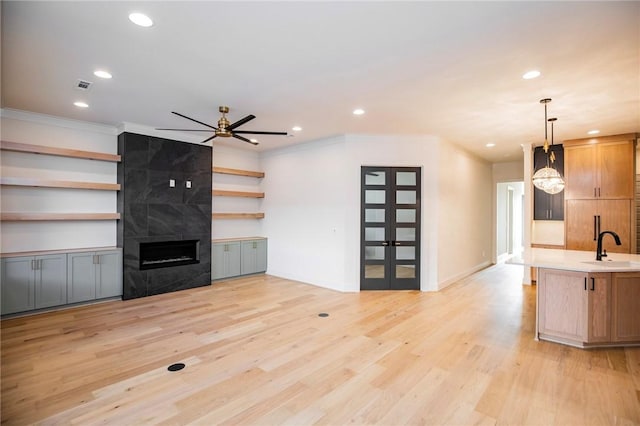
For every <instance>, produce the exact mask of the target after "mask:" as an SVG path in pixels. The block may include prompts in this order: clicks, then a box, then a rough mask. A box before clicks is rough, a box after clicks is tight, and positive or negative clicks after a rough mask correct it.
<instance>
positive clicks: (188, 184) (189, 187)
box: [185, 180, 191, 189]
mask: <svg viewBox="0 0 640 426" xmlns="http://www.w3.org/2000/svg"><path fill="white" fill-rule="evenodd" d="M185 185H187V188H188V189H191V181H190V180H188V181H187V182H186V184H185Z"/></svg>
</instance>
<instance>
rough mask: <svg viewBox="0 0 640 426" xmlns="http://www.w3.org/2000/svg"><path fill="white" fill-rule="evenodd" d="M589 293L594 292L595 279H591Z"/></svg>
mask: <svg viewBox="0 0 640 426" xmlns="http://www.w3.org/2000/svg"><path fill="white" fill-rule="evenodd" d="M591 291H596V279H595V278H593V277H592V278H591Z"/></svg>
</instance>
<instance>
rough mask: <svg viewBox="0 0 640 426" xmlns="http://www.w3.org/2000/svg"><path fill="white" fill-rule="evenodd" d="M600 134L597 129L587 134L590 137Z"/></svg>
mask: <svg viewBox="0 0 640 426" xmlns="http://www.w3.org/2000/svg"><path fill="white" fill-rule="evenodd" d="M598 133H600V130H596V129H593V130H589V131H588V132H587V134H589V135H597V134H598Z"/></svg>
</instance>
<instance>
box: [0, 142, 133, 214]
mask: <svg viewBox="0 0 640 426" xmlns="http://www.w3.org/2000/svg"><path fill="white" fill-rule="evenodd" d="M0 150H2V151H12V152H24V153H28V154H44V155H53V156H58V157H69V158H80V159H87V160H97V161H108V162H115V163H117V162H120V161H121V156H120V155H116V154H106V153H103V152H93V151H81V150H77V149H68V148H57V147H51V146H42V145H32V144H25V143H18V142H9V141H0ZM0 185H2V186H20V187H32V188H64V189H90V190H100V191H119V190H120V185H119V184H117V183H102V182H78V181H66V180H52V179H38V178H23V177H2V178H0ZM119 219H120V213H115V212H114V213H48V212H47V213H45V212H37V213H36V212H3V213H0V220H2V221H3V222H34V221H64V220H76V221H78V220H82V221H85V220H119Z"/></svg>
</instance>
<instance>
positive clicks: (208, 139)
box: [200, 135, 218, 143]
mask: <svg viewBox="0 0 640 426" xmlns="http://www.w3.org/2000/svg"><path fill="white" fill-rule="evenodd" d="M216 136H218V135H213V136H211V137H210V138H207V139H205V140H203V141H202V142H200V143H206V142H209V141H210V140H211V139H213V138H215V137H216Z"/></svg>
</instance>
